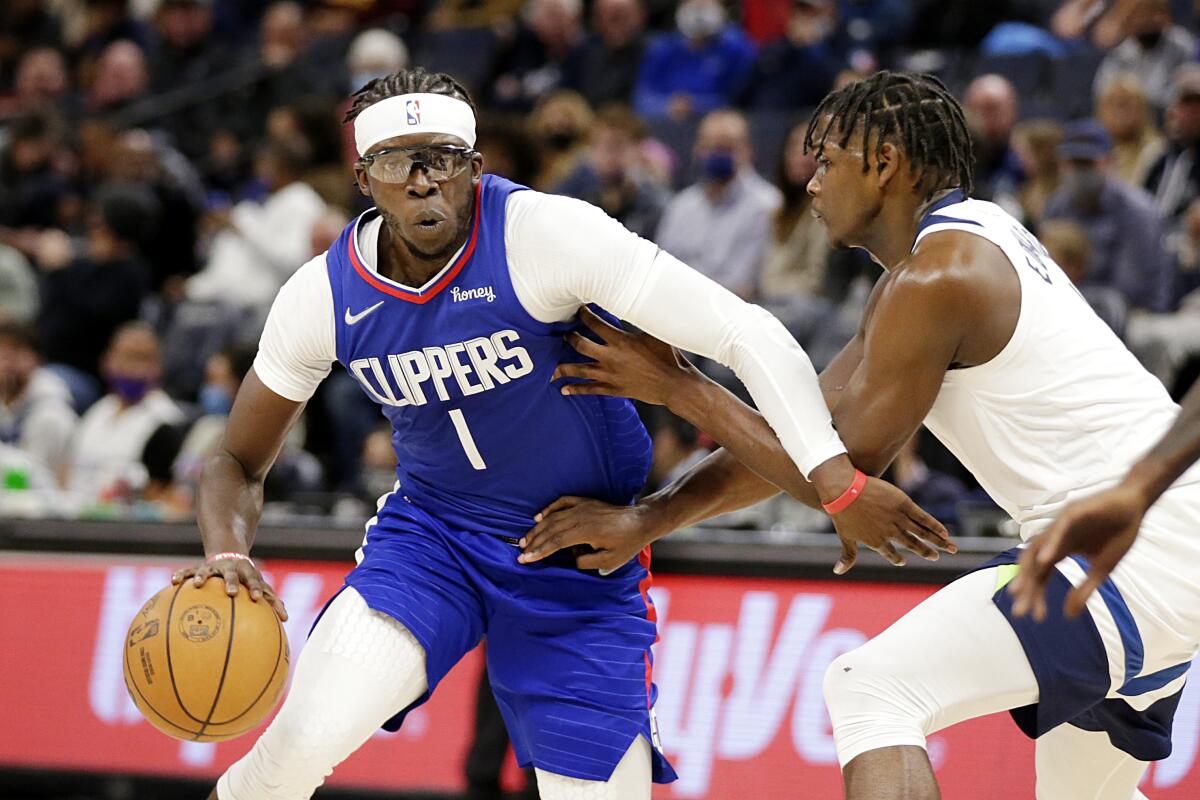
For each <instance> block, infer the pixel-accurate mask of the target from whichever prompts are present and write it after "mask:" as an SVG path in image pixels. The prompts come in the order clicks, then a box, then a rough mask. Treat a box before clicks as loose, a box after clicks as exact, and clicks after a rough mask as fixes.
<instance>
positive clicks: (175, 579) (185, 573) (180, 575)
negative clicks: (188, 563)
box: [171, 567, 196, 585]
mask: <svg viewBox="0 0 1200 800" xmlns="http://www.w3.org/2000/svg"><path fill="white" fill-rule="evenodd" d="M195 571H196V568H195V567H184V568H183V569H177V570H175V574H174V575H172V576H171V583H173V584H177V585H178V584H180V583H183V581H184V579H185V578H187V577H189V576H191V575H192V574H193V573H194V572H195Z"/></svg>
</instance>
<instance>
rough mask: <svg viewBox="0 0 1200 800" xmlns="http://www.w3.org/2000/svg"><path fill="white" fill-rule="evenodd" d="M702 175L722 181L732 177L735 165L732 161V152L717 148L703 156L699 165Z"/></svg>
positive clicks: (712, 179)
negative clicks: (702, 160)
mask: <svg viewBox="0 0 1200 800" xmlns="http://www.w3.org/2000/svg"><path fill="white" fill-rule="evenodd" d="M701 166H702V169H703V170H704V177H705V178H707V179H708V180H710V181H716V182H717V183H723V182H725V181H727V180H729V179H730V178H732V177H733V173H734V171H735V170H736V168H737V167H736V165H735V164H734V163H733V153H730V152H728V151H727V150H717V151H715V152H712V153H709V154H708V155H707V156H705V157H704V162H703V164H702V165H701Z"/></svg>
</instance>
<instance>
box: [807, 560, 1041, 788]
mask: <svg viewBox="0 0 1200 800" xmlns="http://www.w3.org/2000/svg"><path fill="white" fill-rule="evenodd" d="M995 591H996V570H995V569H987V570H981V571H979V572H974V573H971V574H970V575H966V576H964V577H962V578H960V579H958V580H957V581H955V582H954V583H952V584H950V585H949V586H946V587H945V588H943V589H942V590H940V591H939V592H937V593H936V594H934V595H933V596H932V597H930V598H928V599H926V600H925V601H924V602H922V603H921V604H920V605H918V606H917V607H916V608H914V609H913V610H912V611H910V612H908V613H907V614H905V615H904V616H903V617H901V618H900V619H899V620H897V621H896V623H895V624H894V625H892V626H891V627H890V628H888V629H887V630H886V631H884V632H883V633H881V634H879V635H878V636H876V637H875V638H874V639H872V640H871V641H869V642H867V643H866V644H864V645H863V646H862V647H860V648H858V649H857V650H853V651H851V652H849V653H845V654H843V655H842V656H839V657H838V658H837V659H835V660H834V662H833V663H832V664H830V665H829V669H828V671H826V673H825V684H824V689H825V704H826V706H827V707H828V709H829V716H830V718H831V719H832V720H833V735H834V741H835V742H836V744H837V752H838V761H839V762H841V765H842V766H843V767H844V766H845V765H846V764H848V763H849V762H850V761H851V760H853V759H854V758H855V757H856V756H858V755H861V754H862V753H865V752H867V751H868V750H875V749H878V748H881V747H895V746H899V745H915V746H917V747H924V746H925V737H926V736H928V735H929V734H930V733H933V732H934V731H938V730H941V729H942V728H945V727H947V726H949V725H953V724H955V723H956V722H961V721H962V720H964V719H971V718H972V717H979V716H983V715H984V714H991V713H994V712H996V711H1002V710H1005V709H1009V708H1016V707H1018V706H1024V705H1029V704H1030V703H1034V702H1037V696H1038V692H1037V679H1036V678H1035V677H1034V675H1033V670H1032V669H1031V668H1030V666H1029V661H1028V659H1027V658H1026V657H1025V651H1024V649H1023V648H1022V647H1021V643H1020V641H1019V640H1018V639H1017V635H1016V634H1015V633H1014V632H1013V629H1012V626H1011V625H1009V624H1008V620H1007V619H1005V618H1004V615H1003V614H1001V613H1000V610H999V609H997V608H996V606H995V604H994V603H993V602H992V594H993V593H994V592H995Z"/></svg>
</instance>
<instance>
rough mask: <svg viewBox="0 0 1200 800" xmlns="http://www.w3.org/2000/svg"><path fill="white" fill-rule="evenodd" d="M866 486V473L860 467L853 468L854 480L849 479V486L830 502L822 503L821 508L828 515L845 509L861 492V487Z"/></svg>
mask: <svg viewBox="0 0 1200 800" xmlns="http://www.w3.org/2000/svg"><path fill="white" fill-rule="evenodd" d="M866 487H867V475H866V473H864V472H863V471H862V470H861V469H856V470H854V480H852V481H850V488H848V489H846V491H844V492H842V494H841V496H840V497H838V499H836V500H834V501H833V502H832V503H822V504H821V508H823V509H825V513H826V514H829V515H830V516H832V515H834V514H838V513H840V512H842V511H845V510H846V509H847V508H849V507H850V506H851V505H853V504H854V501H855V500H857V499H858V497H859V495H861V494H862V493H863V489H865V488H866Z"/></svg>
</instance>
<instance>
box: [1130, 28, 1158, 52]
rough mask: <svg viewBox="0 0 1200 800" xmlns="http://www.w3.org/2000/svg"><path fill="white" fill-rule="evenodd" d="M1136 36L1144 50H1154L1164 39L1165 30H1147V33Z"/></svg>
mask: <svg viewBox="0 0 1200 800" xmlns="http://www.w3.org/2000/svg"><path fill="white" fill-rule="evenodd" d="M1134 38H1135V39H1137V40H1138V44H1140V45H1141V46H1142V49H1143V50H1153V49H1154V48H1155V47H1158V43H1159V42H1161V41H1162V38H1163V32H1162V31H1146V32H1145V33H1139V34H1138V35H1137V36H1135V37H1134Z"/></svg>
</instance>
